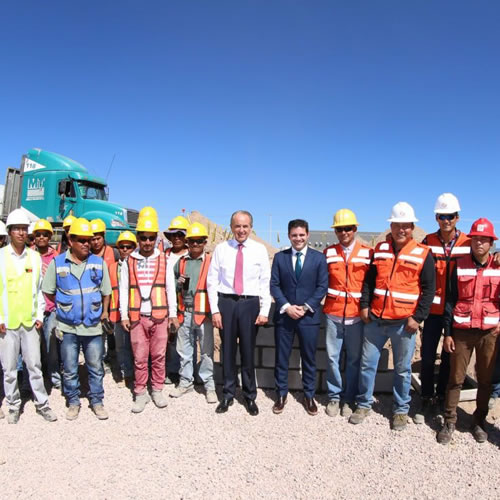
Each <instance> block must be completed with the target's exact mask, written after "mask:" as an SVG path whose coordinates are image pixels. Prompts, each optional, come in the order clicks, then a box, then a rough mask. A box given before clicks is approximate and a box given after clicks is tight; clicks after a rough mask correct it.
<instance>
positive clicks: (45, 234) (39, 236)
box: [35, 231, 51, 238]
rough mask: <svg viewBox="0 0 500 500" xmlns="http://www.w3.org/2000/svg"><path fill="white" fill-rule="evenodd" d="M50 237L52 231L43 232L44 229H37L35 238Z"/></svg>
mask: <svg viewBox="0 0 500 500" xmlns="http://www.w3.org/2000/svg"><path fill="white" fill-rule="evenodd" d="M50 237H51V234H50V233H45V232H42V231H37V232H36V233H35V238H50Z"/></svg>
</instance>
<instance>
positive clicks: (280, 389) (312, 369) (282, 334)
mask: <svg viewBox="0 0 500 500" xmlns="http://www.w3.org/2000/svg"><path fill="white" fill-rule="evenodd" d="M295 333H297V336H298V338H299V347H300V359H301V362H302V385H303V387H304V395H305V397H306V398H313V397H314V394H315V392H316V348H317V345H318V333H319V324H317V325H304V324H302V323H301V321H300V320H294V319H292V318H290V317H289V316H288V315H286V313H285V317H284V318H282V321H280V323H279V324H277V325H276V327H275V329H274V339H275V344H276V351H275V360H276V363H275V368H274V380H275V384H276V392H277V393H278V395H279V396H286V394H287V393H288V363H289V360H290V354H291V352H292V345H293V339H294V338H295Z"/></svg>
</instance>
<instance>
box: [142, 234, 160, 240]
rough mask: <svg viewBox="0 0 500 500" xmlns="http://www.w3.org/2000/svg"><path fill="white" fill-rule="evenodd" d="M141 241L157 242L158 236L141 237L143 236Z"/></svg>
mask: <svg viewBox="0 0 500 500" xmlns="http://www.w3.org/2000/svg"><path fill="white" fill-rule="evenodd" d="M139 239H140V240H141V241H156V236H144V235H141V236H139Z"/></svg>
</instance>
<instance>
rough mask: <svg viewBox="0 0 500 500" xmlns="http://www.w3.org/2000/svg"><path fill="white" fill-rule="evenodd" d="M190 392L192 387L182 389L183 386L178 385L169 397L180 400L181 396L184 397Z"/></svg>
mask: <svg viewBox="0 0 500 500" xmlns="http://www.w3.org/2000/svg"><path fill="white" fill-rule="evenodd" d="M192 390H193V386H192V385H189V386H187V387H183V386H181V385H179V386H178V387H176V388H175V389H174V390H173V391H172V392H171V393H170V394H169V396H170V397H171V398H180V397H181V396H184V394H187V393H188V392H191V391H192Z"/></svg>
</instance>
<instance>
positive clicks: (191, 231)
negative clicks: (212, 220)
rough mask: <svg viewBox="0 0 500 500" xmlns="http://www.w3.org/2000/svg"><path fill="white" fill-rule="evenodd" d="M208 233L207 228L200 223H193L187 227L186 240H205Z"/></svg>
mask: <svg viewBox="0 0 500 500" xmlns="http://www.w3.org/2000/svg"><path fill="white" fill-rule="evenodd" d="M207 237H208V231H207V228H206V227H205V226H204V225H203V224H201V223H200V222H193V223H192V224H191V225H189V226H188V228H187V232H186V238H207Z"/></svg>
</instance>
